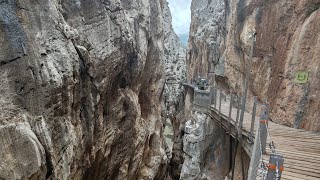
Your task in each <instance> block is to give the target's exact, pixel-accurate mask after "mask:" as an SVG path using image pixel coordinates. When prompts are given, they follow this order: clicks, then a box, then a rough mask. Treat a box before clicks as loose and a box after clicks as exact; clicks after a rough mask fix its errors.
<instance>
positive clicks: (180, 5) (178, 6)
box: [167, 0, 191, 41]
mask: <svg viewBox="0 0 320 180" xmlns="http://www.w3.org/2000/svg"><path fill="white" fill-rule="evenodd" d="M167 1H168V2H169V8H170V11H171V15H172V24H173V29H174V31H175V32H176V33H177V35H178V36H179V38H180V39H181V40H182V41H183V39H182V38H183V37H182V36H185V35H186V34H187V35H189V27H190V21H191V10H190V6H191V0H167Z"/></svg>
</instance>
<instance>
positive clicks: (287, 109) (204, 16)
mask: <svg viewBox="0 0 320 180" xmlns="http://www.w3.org/2000/svg"><path fill="white" fill-rule="evenodd" d="M319 8H320V1H319V0H310V1H307V0H303V1H295V0H290V1H287V0H280V1H274V0H270V1H264V0H258V1H252V0H244V1H243V0H237V1H222V0H212V1H205V0H199V1H198V0H197V1H193V2H192V7H191V9H192V22H191V32H190V42H189V47H188V52H187V53H188V58H187V62H188V73H189V74H188V78H189V79H191V78H194V77H197V76H208V77H209V78H210V79H211V80H212V81H213V82H212V84H214V83H216V84H219V86H222V87H223V88H226V89H229V90H230V91H234V92H237V93H238V94H241V93H242V92H243V79H244V74H245V67H246V66H248V64H249V63H248V61H249V59H250V47H251V41H250V36H251V34H252V33H253V32H256V33H257V36H256V43H255V46H254V51H253V66H252V68H251V70H250V73H251V79H250V83H249V98H250V99H251V98H252V97H253V96H258V97H259V98H260V99H261V100H263V99H265V100H267V102H268V104H269V107H270V117H271V119H272V120H273V121H274V122H277V123H281V124H285V125H287V126H290V127H295V128H303V129H307V130H313V131H319V130H320V121H319V118H318V117H319V111H318V109H319V106H320V104H319V102H320V101H319V100H318V96H317V94H319V87H320V80H319V72H320V71H319V68H318V64H319V61H320V60H319V59H320V53H319V43H320V36H319V32H320V29H319V28H320V26H319V23H318V22H319V18H320V9H319ZM299 71H302V72H306V73H308V76H309V79H308V80H307V83H305V84H299V83H297V82H296V81H295V80H296V77H297V76H298V75H297V73H298V72H299ZM213 74H214V75H213ZM247 102H253V101H252V100H248V101H247ZM248 105H249V106H248V110H250V109H251V104H248Z"/></svg>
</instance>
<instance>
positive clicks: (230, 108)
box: [228, 94, 233, 134]
mask: <svg viewBox="0 0 320 180" xmlns="http://www.w3.org/2000/svg"><path fill="white" fill-rule="evenodd" d="M232 102H233V95H232V94H230V106H229V118H228V124H229V127H228V130H229V131H230V134H231V114H232Z"/></svg>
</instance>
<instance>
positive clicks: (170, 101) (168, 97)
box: [162, 3, 186, 179]
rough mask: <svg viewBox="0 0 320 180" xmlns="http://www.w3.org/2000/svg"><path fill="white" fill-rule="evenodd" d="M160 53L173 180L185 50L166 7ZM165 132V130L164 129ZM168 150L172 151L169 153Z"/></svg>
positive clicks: (177, 169)
mask: <svg viewBox="0 0 320 180" xmlns="http://www.w3.org/2000/svg"><path fill="white" fill-rule="evenodd" d="M164 7H165V8H164V10H163V15H164V30H165V33H164V34H165V38H164V52H165V73H166V76H165V80H166V83H165V88H164V95H163V109H162V114H163V122H164V123H166V124H168V126H172V130H173V132H171V134H169V136H170V137H171V141H172V144H173V145H171V144H170V145H168V148H167V151H166V152H167V154H168V157H170V158H171V157H172V160H171V163H170V167H169V171H168V173H169V174H170V176H171V177H172V178H173V179H179V175H180V171H181V168H182V163H183V153H182V148H181V147H182V134H181V131H182V129H183V127H184V123H185V115H184V111H183V110H184V104H183V98H184V88H183V85H182V83H183V82H185V81H186V49H185V48H184V47H183V45H182V44H181V41H180V40H179V38H178V36H177V35H176V33H175V32H174V30H173V27H172V23H171V22H172V17H171V13H170V10H169V8H168V4H167V3H166V5H165V6H164ZM167 129H169V128H167ZM171 146H173V147H172V149H171Z"/></svg>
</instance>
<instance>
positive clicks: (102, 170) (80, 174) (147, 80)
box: [0, 0, 183, 179]
mask: <svg viewBox="0 0 320 180" xmlns="http://www.w3.org/2000/svg"><path fill="white" fill-rule="evenodd" d="M0 7H1V8H0V27H1V28H0V44H1V49H0V69H1V70H3V69H9V74H8V78H9V80H10V85H11V87H12V92H14V93H16V94H17V98H15V99H16V100H15V101H16V102H15V104H17V106H18V108H19V109H21V117H24V115H25V116H26V117H28V118H9V119H8V120H6V121H2V123H0V124H1V126H0V140H1V143H4V144H5V146H1V152H0V157H1V161H0V179H2V178H4V179H45V178H48V179H162V178H163V177H164V174H165V171H166V167H167V162H168V159H167V156H166V154H165V150H164V140H163V139H164V138H163V135H162V131H163V125H162V120H161V102H162V92H163V88H164V59H165V53H164V50H165V49H164V44H165V43H168V42H164V32H167V33H171V32H170V31H171V29H166V30H165V29H164V28H163V23H164V18H163V17H164V14H163V11H164V9H166V8H168V7H167V4H166V1H165V0H149V1H146V0H138V1H130V0H104V1H98V0H94V1H86V0H71V1H48V0H44V1H19V0H18V1H15V0H8V1H1V2H0ZM166 23H168V22H166ZM166 23H165V24H166ZM169 36H170V37H171V36H172V35H169ZM166 39H168V38H166ZM169 39H170V38H169ZM175 55H177V54H175ZM181 56H182V55H181ZM173 66H174V68H177V67H178V65H173ZM182 71H183V70H182V68H181V72H182ZM179 78H180V79H181V77H180V76H179ZM177 80H178V79H177ZM22 147H25V148H22ZM3 158H4V159H5V161H3V160H2V159H3ZM8 162H9V163H8Z"/></svg>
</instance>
